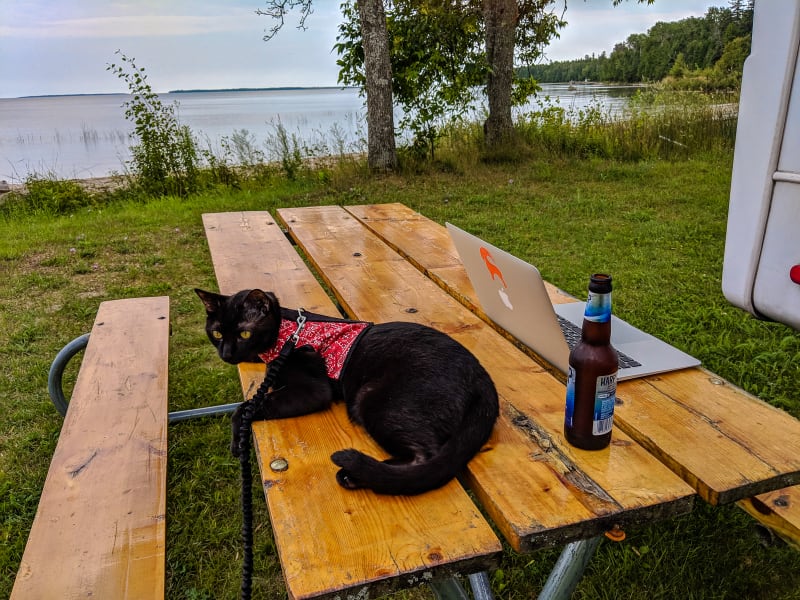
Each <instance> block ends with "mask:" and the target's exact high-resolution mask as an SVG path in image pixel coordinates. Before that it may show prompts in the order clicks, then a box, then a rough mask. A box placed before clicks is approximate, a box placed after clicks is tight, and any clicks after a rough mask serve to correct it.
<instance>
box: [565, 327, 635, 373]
mask: <svg viewBox="0 0 800 600" xmlns="http://www.w3.org/2000/svg"><path fill="white" fill-rule="evenodd" d="M556 316H557V317H558V324H559V325H560V326H561V331H562V332H563V333H564V339H566V340H567V346H569V347H570V349H572V348H574V347H575V344H577V343H578V342H579V341H580V340H581V328H580V327H578V326H577V325H575V324H574V323H572V322H571V321H567V320H566V319H565V318H564V317H562V316H560V315H556ZM617 354H618V355H619V368H620V369H630V368H631V367H641V366H642V363H640V362H639V361H637V360H636V359H635V358H631V357H630V356H628V355H627V354H625V353H624V352H620V351H619V350H617Z"/></svg>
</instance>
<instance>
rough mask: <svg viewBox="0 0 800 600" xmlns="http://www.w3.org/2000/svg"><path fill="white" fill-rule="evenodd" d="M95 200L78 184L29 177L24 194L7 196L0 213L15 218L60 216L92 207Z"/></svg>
mask: <svg viewBox="0 0 800 600" xmlns="http://www.w3.org/2000/svg"><path fill="white" fill-rule="evenodd" d="M93 204H94V198H93V197H92V195H91V194H90V193H89V192H87V191H86V190H85V189H84V188H83V187H82V186H81V185H80V184H79V183H78V182H77V181H69V180H59V179H56V178H55V176H50V175H39V174H32V175H29V176H28V178H27V179H26V180H25V188H24V190H23V191H16V192H11V193H9V194H6V195H5V196H4V197H3V201H2V203H0V213H2V214H3V215H5V216H14V215H30V214H45V215H54V216H55V215H63V214H69V213H72V212H75V211H76V210H78V209H79V208H83V207H85V206H91V205H93Z"/></svg>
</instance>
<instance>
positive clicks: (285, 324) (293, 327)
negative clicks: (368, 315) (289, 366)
mask: <svg viewBox="0 0 800 600" xmlns="http://www.w3.org/2000/svg"><path fill="white" fill-rule="evenodd" d="M312 319H313V317H311V316H310V317H309V319H308V321H306V323H305V326H304V327H303V328H302V331H300V335H299V338H298V340H297V341H296V342H295V347H297V348H299V347H300V346H311V347H312V348H314V350H316V351H317V352H318V353H319V354H321V355H322V357H323V358H324V359H325V366H326V368H327V370H328V377H330V378H331V379H339V376H340V375H341V373H342V369H343V368H344V365H345V363H346V362H347V356H348V354H349V353H350V349H351V348H352V347H353V344H355V342H356V340H357V339H358V338H359V337H360V336H361V334H362V333H363V332H364V331H365V330H366V329H367V328H368V327H369V326H370V323H365V322H361V321H344V320H342V321H336V320H332V321H328V320H325V321H314V320H312ZM296 331H297V322H296V321H293V320H290V319H282V320H281V325H280V328H279V329H278V339H277V341H276V342H275V344H273V346H272V348H270V349H269V350H267V351H266V352H264V353H262V354H259V355H258V357H259V358H260V359H261V360H263V361H264V362H265V363H267V364H269V363H270V362H272V361H273V360H274V359H275V358H277V357H278V354H279V353H280V351H281V348H282V347H283V345H284V343H285V342H286V340H288V339H289V338H290V337H292V335H294V333H295V332H296Z"/></svg>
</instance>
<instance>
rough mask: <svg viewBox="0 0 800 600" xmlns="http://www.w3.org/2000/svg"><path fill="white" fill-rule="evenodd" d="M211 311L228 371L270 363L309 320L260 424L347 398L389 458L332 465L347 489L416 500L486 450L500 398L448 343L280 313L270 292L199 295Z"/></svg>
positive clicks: (471, 360) (352, 458) (210, 327)
mask: <svg viewBox="0 0 800 600" xmlns="http://www.w3.org/2000/svg"><path fill="white" fill-rule="evenodd" d="M195 291H196V292H197V295H198V296H199V297H200V299H201V300H202V301H203V304H204V305H205V308H206V312H207V321H206V332H207V333H208V337H209V339H210V340H211V343H212V344H214V346H216V348H217V351H218V352H219V355H220V357H221V358H222V359H223V360H224V361H226V362H229V363H232V364H236V363H240V362H258V361H260V360H263V361H265V362H270V361H271V360H273V359H274V358H275V357H276V356H277V354H278V352H280V350H281V348H282V347H283V343H284V341H285V339H287V338H288V337H290V336H292V335H293V334H294V333H296V332H297V329H298V317H299V316H300V315H301V314H302V315H303V316H305V317H306V318H307V321H306V322H305V323H304V325H303V327H302V331H300V335H299V339H298V340H297V342H296V347H295V349H294V350H292V352H291V354H290V355H289V356H288V359H287V360H286V362H285V364H284V365H283V367H282V368H281V370H280V373H279V375H278V380H277V381H276V383H275V385H273V387H272V391H271V392H270V394H269V396H268V399H267V401H266V402H263V403H260V406H257V407H256V414H255V415H254V419H256V420H259V419H280V418H285V417H296V416H299V415H304V414H308V413H312V412H316V411H319V410H323V409H325V408H328V407H329V406H330V404H331V403H332V402H333V401H336V400H344V402H345V403H346V406H347V413H348V415H349V417H350V419H351V420H352V421H353V422H354V423H357V424H359V425H361V426H363V427H364V428H365V429H366V430H367V432H368V433H369V434H370V435H371V436H372V438H373V439H374V440H375V441H376V442H377V443H378V444H380V446H381V447H383V448H384V449H385V450H386V451H387V452H388V453H389V454H391V455H392V458H390V459H389V460H386V461H384V462H380V461H378V460H376V459H374V458H371V457H369V456H367V455H365V454H363V453H361V452H359V451H357V450H353V449H349V450H341V451H338V452H335V453H334V454H333V455H332V456H331V460H332V461H333V462H334V463H335V464H336V465H338V466H339V467H341V469H340V470H339V472H338V473H337V475H336V479H337V481H338V482H339V484H340V485H342V486H343V487H345V488H348V489H357V488H369V489H372V490H373V491H375V492H377V493H379V494H398V495H413V494H420V493H422V492H426V491H428V490H432V489H435V488H438V487H440V486H442V485H444V484H446V483H447V482H448V481H450V480H451V479H452V478H453V477H455V476H456V475H457V474H458V473H460V472H461V471H462V470H463V469H464V468H465V467H466V465H467V463H468V462H469V461H470V460H471V459H472V457H473V456H474V455H475V454H476V453H477V452H478V451H479V450H480V449H481V446H483V444H485V443H486V441H487V440H488V438H489V435H490V434H491V431H492V427H493V426H494V423H495V420H496V419H497V415H498V401H497V391H496V390H495V387H494V384H493V383H492V380H491V378H490V377H489V374H488V373H487V372H486V370H485V369H484V368H483V367H482V366H481V364H480V363H479V362H478V360H477V359H476V358H475V357H474V356H473V355H472V354H471V353H470V352H469V351H468V350H467V349H466V348H464V347H463V346H462V345H461V344H459V343H458V342H456V341H455V340H454V339H452V338H451V337H449V336H447V335H445V334H444V333H441V332H439V331H436V330H435V329H431V328H430V327H425V326H423V325H418V324H415V323H407V322H394V323H383V324H378V325H373V324H370V323H364V322H359V321H347V320H344V319H332V318H330V317H324V316H322V315H316V314H313V313H306V312H304V311H302V310H300V311H298V310H289V309H286V308H282V307H281V306H280V305H279V303H278V299H277V298H276V297H275V295H274V294H272V293H270V292H263V291H261V290H243V291H240V292H238V293H236V294H234V295H232V296H223V295H220V294H215V293H213V292H205V291H203V290H195ZM240 412H241V407H239V409H238V410H237V411H236V413H234V416H233V442H232V444H231V451H232V452H233V453H234V455H238V452H239V444H238V438H239V435H240V433H239V422H240Z"/></svg>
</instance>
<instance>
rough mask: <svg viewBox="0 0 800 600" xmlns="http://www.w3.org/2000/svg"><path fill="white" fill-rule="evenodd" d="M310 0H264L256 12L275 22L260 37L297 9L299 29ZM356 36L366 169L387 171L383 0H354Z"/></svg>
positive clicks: (389, 137) (390, 143) (390, 134)
mask: <svg viewBox="0 0 800 600" xmlns="http://www.w3.org/2000/svg"><path fill="white" fill-rule="evenodd" d="M312 1H313V0H267V8H266V9H264V10H261V9H259V10H258V11H256V12H257V13H258V14H261V15H266V16H269V17H271V18H272V19H273V20H274V21H275V24H274V25H273V27H272V28H270V29H269V30H268V32H267V34H266V35H265V36H264V40H265V41H269V40H270V39H272V38H273V37H274V36H275V35H276V34H277V33H278V31H280V29H281V28H282V27H283V25H284V19H285V16H286V15H287V14H288V13H289V12H290V11H291V10H293V9H295V8H298V7H299V9H300V25H299V27H300V28H305V21H306V18H307V17H308V15H309V14H311V9H312V6H311V5H312ZM357 6H358V18H359V22H360V35H361V39H362V40H363V41H364V45H363V52H364V71H365V78H364V82H363V89H364V91H365V93H366V96H367V162H368V163H369V166H370V168H372V169H377V170H391V169H394V168H396V166H397V151H396V149H395V142H394V113H393V101H392V87H391V81H392V75H391V63H390V62H389V38H388V33H387V30H386V16H385V13H384V10H383V0H357Z"/></svg>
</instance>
